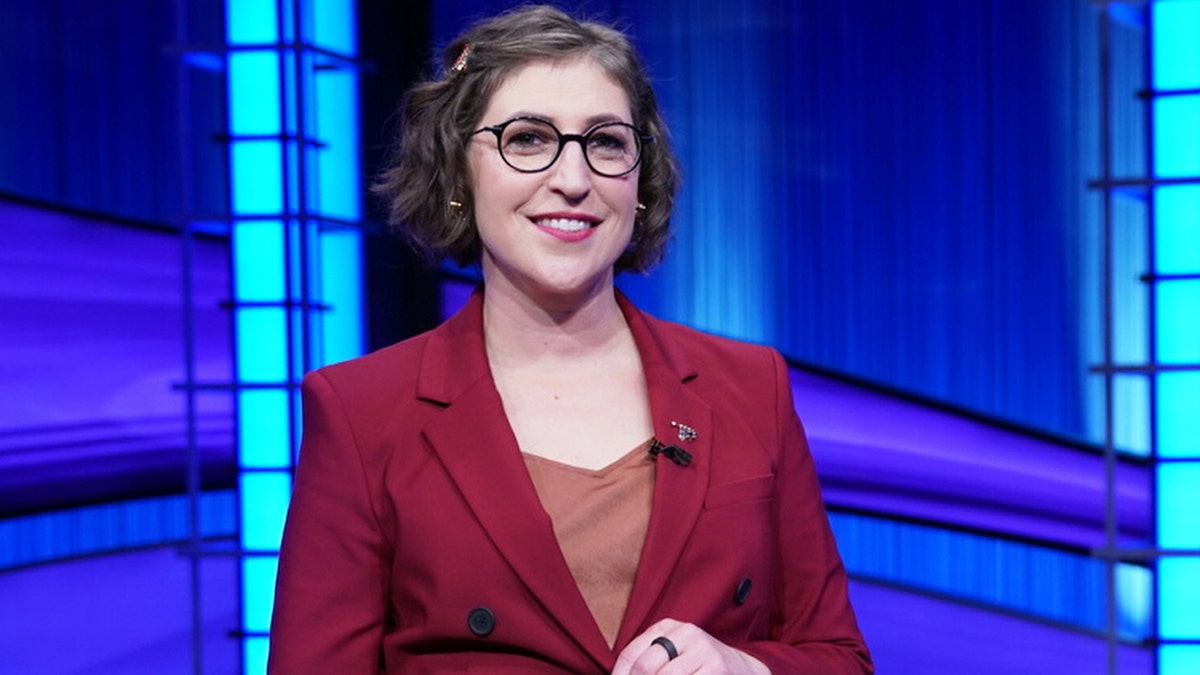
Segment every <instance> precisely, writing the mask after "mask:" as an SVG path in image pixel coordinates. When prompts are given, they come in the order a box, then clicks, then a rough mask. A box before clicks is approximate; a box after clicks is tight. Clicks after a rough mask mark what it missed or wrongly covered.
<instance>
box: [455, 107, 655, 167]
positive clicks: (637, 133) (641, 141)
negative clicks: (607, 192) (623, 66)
mask: <svg viewBox="0 0 1200 675" xmlns="http://www.w3.org/2000/svg"><path fill="white" fill-rule="evenodd" d="M523 121H524V122H540V123H542V124H545V125H546V126H548V127H550V128H551V129H552V130H554V134H555V136H556V137H557V138H558V149H557V150H555V151H554V157H552V158H551V159H550V162H549V163H547V164H546V166H543V167H542V168H540V169H522V168H520V167H518V166H513V163H512V162H510V161H508V157H506V156H505V154H504V148H503V146H502V143H503V140H504V130H505V129H506V128H508V125H510V124H512V123H514V122H523ZM611 126H623V127H628V128H629V129H632V130H633V138H634V141H635V142H636V143H637V159H636V160H634V162H633V164H632V165H631V166H630V167H629V168H628V169H626V170H624V171H622V172H621V173H604V172H603V171H600V170H599V169H597V168H596V167H595V166H592V158H591V157H589V156H588V150H587V140H588V139H589V138H591V136H592V134H594V133H596V132H597V131H598V130H600V129H603V128H605V127H611ZM485 131H490V132H492V133H493V134H495V136H496V152H497V153H499V154H500V159H501V160H503V161H504V163H505V164H507V165H508V167H509V168H511V169H512V170H513V171H519V172H521V173H541V172H543V171H545V170H547V169H549V168H550V167H552V166H554V163H555V162H557V161H558V158H559V157H561V156H562V152H563V148H565V147H566V146H567V143H569V142H571V141H576V142H578V143H579V147H580V149H582V150H583V161H584V162H585V163H586V164H587V165H588V168H589V169H591V170H592V173H594V174H596V175H597V176H604V177H605V178H620V177H621V176H628V175H629V174H630V173H633V170H634V169H636V168H638V165H640V164H641V163H642V150H643V148H644V146H645V145H646V144H647V143H653V142H654V137H653V136H647V135H646V134H644V133H642V130H641V129H638V128H637V127H635V126H633V125H632V124H628V123H626V122H622V121H620V120H612V121H610V122H601V123H599V124H596V125H595V126H593V127H591V128H590V129H588V130H587V131H585V132H583V133H582V134H564V133H563V132H561V131H559V130H558V127H556V126H554V123H553V122H551V121H550V120H546V119H542V118H541V117H534V116H532V115H518V116H517V117H514V118H512V119H510V120H506V121H504V122H501V123H499V124H493V125H491V126H487V127H481V128H479V129H476V130H475V131H472V132H471V133H470V134H468V136H475V135H476V134H481V133H483V132H485Z"/></svg>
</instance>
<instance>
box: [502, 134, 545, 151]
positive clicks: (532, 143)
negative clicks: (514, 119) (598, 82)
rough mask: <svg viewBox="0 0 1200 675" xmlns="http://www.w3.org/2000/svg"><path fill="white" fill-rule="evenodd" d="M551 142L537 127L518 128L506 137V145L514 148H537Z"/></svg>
mask: <svg viewBox="0 0 1200 675" xmlns="http://www.w3.org/2000/svg"><path fill="white" fill-rule="evenodd" d="M550 143H551V139H550V138H549V137H548V136H547V135H546V134H545V133H542V132H540V131H538V130H536V129H516V130H513V131H510V132H509V134H508V135H507V136H506V137H505V141H504V146H505V148H510V149H513V150H536V149H539V148H543V147H545V146H546V145H548V144H550Z"/></svg>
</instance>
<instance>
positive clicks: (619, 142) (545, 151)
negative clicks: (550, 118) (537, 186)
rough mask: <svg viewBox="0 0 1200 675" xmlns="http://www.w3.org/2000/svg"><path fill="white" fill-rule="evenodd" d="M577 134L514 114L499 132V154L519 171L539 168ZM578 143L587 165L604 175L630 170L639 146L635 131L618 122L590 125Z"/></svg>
mask: <svg viewBox="0 0 1200 675" xmlns="http://www.w3.org/2000/svg"><path fill="white" fill-rule="evenodd" d="M577 138H579V137H578V136H563V135H562V134H560V133H559V132H558V130H557V129H556V128H555V127H554V125H552V124H550V123H549V122H546V121H543V120H537V119H524V118H518V119H515V120H512V121H511V122H509V123H508V124H506V125H505V126H504V130H503V132H502V133H501V134H500V155H501V156H502V157H503V158H504V161H505V162H508V164H509V165H510V166H512V167H513V168H514V169H517V170H519V171H542V170H544V169H546V168H548V167H549V166H550V165H551V164H553V163H554V160H556V159H557V158H558V155H559V154H560V153H561V152H562V148H561V145H562V144H564V143H566V142H568V141H570V140H573V139H577ZM581 144H582V145H583V147H584V152H585V156H586V157H587V162H588V165H589V166H591V167H592V170H593V171H595V172H596V173H599V174H601V175H606V176H620V175H623V174H626V173H628V172H630V171H631V170H633V167H634V166H636V165H637V162H638V155H639V153H640V150H641V148H640V144H639V139H638V133H637V131H636V130H635V129H634V128H633V127H631V126H629V125H628V124H624V123H622V122H609V123H605V124H601V125H599V126H595V127H592V128H591V129H590V130H589V131H588V132H587V133H586V134H583V136H582V141H581Z"/></svg>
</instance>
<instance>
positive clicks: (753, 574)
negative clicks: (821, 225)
mask: <svg viewBox="0 0 1200 675" xmlns="http://www.w3.org/2000/svg"><path fill="white" fill-rule="evenodd" d="M444 65H445V73H444V75H443V76H442V77H441V78H439V79H436V80H434V81H431V82H428V83H425V84H422V85H420V86H418V87H416V88H415V89H414V90H413V91H412V92H410V95H409V97H408V99H407V101H406V104H405V126H404V129H403V131H402V137H401V139H400V151H399V153H398V159H397V161H396V164H395V165H394V166H393V167H392V168H391V169H390V170H389V172H388V173H387V174H386V175H385V176H384V179H383V181H382V182H381V184H380V186H378V191H379V192H381V193H382V194H384V195H385V196H387V197H388V198H389V200H390V203H391V207H392V210H391V217H392V221H393V223H394V224H395V225H397V226H398V227H399V228H401V229H402V231H403V232H404V233H405V234H406V235H407V236H408V237H409V238H410V239H411V240H412V241H413V242H415V243H416V244H417V245H418V246H419V247H421V249H422V250H424V251H426V252H428V253H430V254H431V255H432V256H433V257H434V258H438V257H445V256H449V257H451V258H453V259H454V260H456V261H458V262H460V263H464V264H466V263H478V264H479V265H480V267H481V268H482V273H483V280H484V283H483V286H482V288H481V289H480V290H477V291H476V293H475V294H474V296H473V297H472V299H471V300H470V301H469V302H468V303H467V305H466V307H465V308H464V309H462V310H461V311H460V312H459V313H458V314H457V315H455V316H454V317H452V318H451V319H450V320H448V321H447V322H446V323H445V324H443V325H442V326H440V327H439V328H437V329H435V330H433V331H431V332H429V333H426V334H424V335H421V336H418V337H415V338H412V339H410V340H406V341H404V342H401V343H399V344H397V345H394V346H392V347H390V348H387V349H384V350H381V351H379V352H376V353H375V354H372V355H370V356H366V357H364V358H361V359H357V360H354V361H351V362H348V363H343V364H339V365H335V366H331V367H328V368H324V369H322V370H320V371H317V372H315V373H312V374H310V375H309V376H308V377H307V378H306V379H305V381H304V385H303V396H304V419H305V428H304V439H303V446H302V451H301V460H300V466H299V468H298V471H297V476H296V486H295V495H294V498H293V502H292V507H291V511H290V513H289V517H288V522H287V527H286V531H285V534H284V542H283V549H282V552H281V557H280V568H279V585H278V592H277V599H276V611H275V616H274V622H273V626H272V639H271V662H270V666H271V671H272V672H274V673H309V672H312V673H318V672H319V673H360V672H361V673H365V672H376V671H380V670H382V671H385V672H389V673H393V672H394V673H401V672H403V673H414V672H440V671H461V670H477V671H478V672H488V673H503V672H609V671H611V672H613V673H621V674H624V673H631V672H632V673H651V672H660V673H676V672H678V673H692V672H713V673H718V672H732V673H766V672H776V673H821V674H823V675H825V674H829V673H863V672H871V665H870V659H869V656H868V655H867V651H866V647H865V645H864V644H863V640H862V636H861V634H860V633H859V630H858V627H857V625H856V623H855V619H854V615H853V612H852V610H851V608H850V605H849V601H848V599H847V595H846V575H845V572H844V570H843V568H842V564H841V561H840V560H839V558H838V555H837V551H836V548H835V545H834V541H833V538H832V536H831V534H830V531H829V526H828V522H827V519H826V516H825V513H824V510H823V507H822V504H821V501H820V494H819V489H818V485H817V481H816V478H815V475H814V472H813V465H812V459H811V457H810V455H809V452H808V449H807V446H806V443H805V440H804V436H803V432H802V430H801V428H800V424H799V422H798V420H797V419H796V416H795V413H794V411H793V409H792V399H791V393H790V388H789V385H788V379H787V370H786V368H785V366H784V363H783V361H782V359H781V358H780V357H779V355H778V354H777V353H776V352H774V351H772V350H769V349H767V348H763V347H754V346H749V345H743V344H738V343H734V342H731V341H728V340H723V339H718V338H714V337H710V336H706V335H703V334H700V333H698V332H695V331H692V330H690V329H687V328H684V327H682V326H678V325H675V324H669V323H665V322H661V321H658V320H655V319H653V318H652V317H649V316H647V315H645V314H642V313H641V312H639V311H638V310H637V308H635V307H633V306H632V305H631V304H630V303H629V301H628V300H626V299H625V298H624V297H623V296H621V295H620V294H619V293H618V292H617V291H616V290H615V289H614V286H613V278H614V276H615V274H616V273H617V272H620V271H624V270H635V271H641V270H645V269H646V268H648V267H649V266H651V265H652V264H654V263H655V262H656V261H657V260H658V259H659V258H660V256H661V252H662V249H663V246H664V244H665V242H666V239H667V237H668V220H669V216H670V211H671V206H672V202H673V198H674V193H675V188H676V183H677V172H676V169H675V164H674V159H673V157H672V155H671V152H670V149H669V148H668V145H667V142H666V141H667V138H666V130H665V127H664V125H663V122H662V120H661V118H660V117H659V113H658V110H657V104H656V102H655V98H654V94H653V91H652V90H651V88H650V86H649V82H648V80H647V78H646V76H645V74H644V72H643V70H642V68H641V66H640V64H639V62H638V60H637V57H636V56H635V55H634V53H633V51H632V48H631V47H630V45H629V43H628V42H627V40H626V39H625V38H624V36H622V35H621V34H620V33H618V32H616V31H614V30H612V29H610V28H607V27H604V26H600V25H597V24H593V23H579V22H576V21H575V20H573V19H571V18H570V17H568V16H567V15H565V14H563V13H561V12H559V11H557V10H555V9H551V8H546V7H535V8H526V9H521V10H518V11H515V12H512V13H509V14H506V15H503V16H500V17H497V18H494V19H492V20H489V21H486V22H484V23H482V24H480V25H478V26H476V27H474V28H473V29H471V30H470V31H468V32H467V34H465V35H464V36H463V37H462V38H460V39H459V40H457V41H456V42H454V43H453V44H451V45H450V46H449V48H448V49H447V52H446V61H445V64H444Z"/></svg>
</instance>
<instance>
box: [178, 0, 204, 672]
mask: <svg viewBox="0 0 1200 675" xmlns="http://www.w3.org/2000/svg"><path fill="white" fill-rule="evenodd" d="M172 4H173V8H174V12H175V17H174V19H175V21H174V24H175V28H174V40H175V44H176V45H177V46H178V45H184V44H187V43H188V41H189V32H188V21H187V2H186V0H174V2H173V3H172ZM175 73H176V80H177V82H176V85H177V86H176V115H177V117H176V121H177V124H178V125H179V128H178V133H179V148H178V150H179V190H180V204H179V208H180V210H181V211H182V213H183V216H182V218H180V222H179V223H178V224H179V226H180V228H181V232H180V254H181V255H180V277H181V284H180V287H181V288H180V291H181V293H182V295H183V298H182V299H183V302H182V313H183V317H182V318H183V321H182V329H183V386H182V387H181V388H180V389H181V390H182V394H183V399H184V426H185V446H184V447H185V450H186V453H187V458H186V467H187V468H186V484H187V495H188V541H187V545H186V553H185V555H187V557H188V589H189V593H190V595H191V597H190V602H189V605H190V614H191V630H190V638H191V652H192V653H191V657H192V658H191V662H192V673H193V674H194V675H201V674H202V673H203V672H204V613H203V605H202V602H201V600H202V597H203V590H202V576H201V569H200V565H201V557H200V546H201V542H202V541H203V531H202V523H201V507H200V504H201V497H202V494H203V482H202V473H201V457H200V449H199V440H198V436H199V433H198V426H199V425H198V422H197V409H196V322H195V288H194V274H195V268H196V261H195V237H194V234H195V233H194V230H193V227H192V220H191V215H192V213H193V212H194V210H195V198H194V194H193V187H194V186H193V180H194V176H193V166H192V163H193V155H192V139H191V137H190V134H189V132H190V130H191V128H192V116H191V96H190V93H191V92H190V90H189V66H188V64H187V62H186V60H185V59H184V58H183V55H182V54H180V55H177V60H176V64H175Z"/></svg>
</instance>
